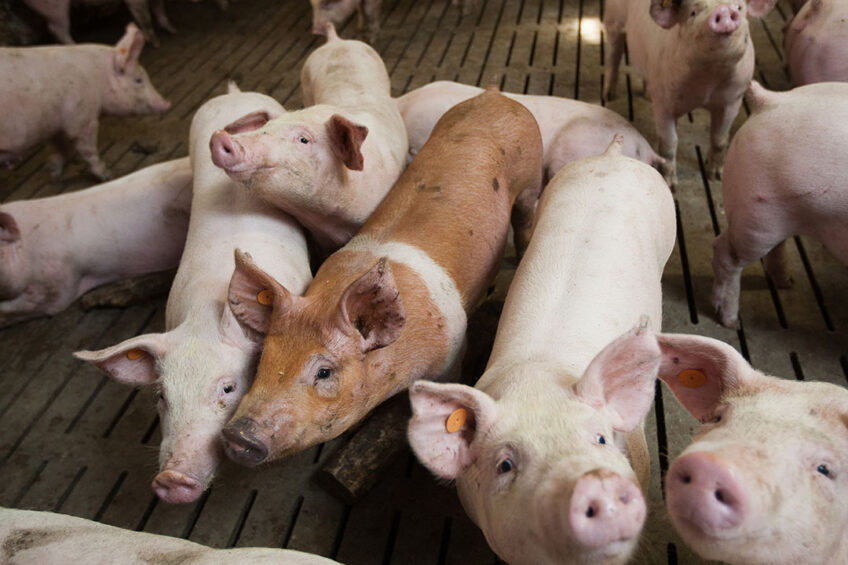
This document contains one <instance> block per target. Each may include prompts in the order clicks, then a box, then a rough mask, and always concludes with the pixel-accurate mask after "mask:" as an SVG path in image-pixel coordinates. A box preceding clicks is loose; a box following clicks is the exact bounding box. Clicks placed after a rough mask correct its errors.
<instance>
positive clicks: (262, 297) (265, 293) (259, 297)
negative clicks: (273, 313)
mask: <svg viewBox="0 0 848 565" xmlns="http://www.w3.org/2000/svg"><path fill="white" fill-rule="evenodd" d="M256 301H257V302H258V303H259V304H261V305H262V306H270V305H271V304H273V303H274V295H273V294H272V293H271V291H270V290H268V289H267V288H265V289H262V290H260V291H259V292H258V293H257V294H256Z"/></svg>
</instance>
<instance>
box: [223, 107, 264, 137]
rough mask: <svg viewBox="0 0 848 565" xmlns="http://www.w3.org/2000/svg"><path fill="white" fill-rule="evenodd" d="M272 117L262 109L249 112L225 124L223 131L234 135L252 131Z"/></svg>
mask: <svg viewBox="0 0 848 565" xmlns="http://www.w3.org/2000/svg"><path fill="white" fill-rule="evenodd" d="M272 119H273V118H272V117H271V114H270V113H268V112H266V111H264V110H261V111H258V112H251V113H250V114H247V115H246V116H242V117H241V118H239V119H237V120H236V121H234V122H233V123H231V124H229V125H228V126H225V127H224V131H225V132H227V133H229V134H230V135H236V134H238V133H244V132H246V131H254V130H257V129H259V128H261V127H262V126H264V125H265V124H267V123H268V122H269V121H271V120H272Z"/></svg>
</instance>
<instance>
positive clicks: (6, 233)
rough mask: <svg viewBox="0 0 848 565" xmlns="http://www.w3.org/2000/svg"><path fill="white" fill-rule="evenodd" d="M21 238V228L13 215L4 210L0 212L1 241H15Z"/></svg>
mask: <svg viewBox="0 0 848 565" xmlns="http://www.w3.org/2000/svg"><path fill="white" fill-rule="evenodd" d="M20 239H21V230H20V228H18V222H16V221H15V218H14V216H12V215H11V214H7V213H6V212H0V241H2V242H3V243H15V242H16V241H20Z"/></svg>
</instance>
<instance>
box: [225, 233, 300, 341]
mask: <svg viewBox="0 0 848 565" xmlns="http://www.w3.org/2000/svg"><path fill="white" fill-rule="evenodd" d="M227 300H228V301H229V303H230V310H232V311H233V314H234V315H235V317H236V319H237V320H238V321H239V323H240V324H242V326H246V327H247V328H250V329H251V330H253V331H256V332H259V333H260V334H265V333H267V332H268V325H269V324H270V323H271V313H272V312H273V311H274V309H275V308H276V309H278V310H279V309H282V310H287V309H288V308H289V307H290V305H291V302H292V297H291V294H289V291H288V290H286V288H285V287H284V286H283V285H281V284H280V283H278V282H277V281H276V280H275V279H274V277H272V276H271V275H269V274H268V273H266V272H265V271H263V270H262V269H260V268H259V267H257V266H256V263H254V262H253V257H251V256H250V253H245V252H243V251H241V250H240V249H236V269H235V271H233V276H232V278H231V279H230V289H229V293H228V297H227Z"/></svg>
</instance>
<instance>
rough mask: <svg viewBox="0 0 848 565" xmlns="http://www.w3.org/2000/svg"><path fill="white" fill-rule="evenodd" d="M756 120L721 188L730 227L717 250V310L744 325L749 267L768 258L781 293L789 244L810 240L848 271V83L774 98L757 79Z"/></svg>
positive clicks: (752, 94)
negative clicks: (742, 299)
mask: <svg viewBox="0 0 848 565" xmlns="http://www.w3.org/2000/svg"><path fill="white" fill-rule="evenodd" d="M748 99H749V103H750V105H751V111H752V114H751V117H749V118H748V120H747V121H746V122H745V123H744V124H742V127H741V128H739V131H738V132H736V137H734V138H733V143H731V145H730V150H729V151H728V154H727V167H726V169H725V171H726V172H725V175H724V181H723V182H722V190H723V192H724V209H725V211H726V212H727V228H726V229H725V230H724V231H723V232H721V234H720V235H719V236H718V237H717V238H716V240H715V243H714V244H713V271H715V281H714V283H713V295H712V301H713V306H714V307H715V309H716V313H717V314H718V317H719V319H720V320H721V323H722V324H724V325H725V326H728V327H735V326H736V325H737V324H738V316H739V289H740V281H741V277H742V269H743V268H744V267H745V266H746V265H747V264H748V263H751V262H753V261H756V260H757V259H759V258H761V257H763V256H765V260H764V261H763V263H764V265H765V268H766V271H767V272H768V273H769V274H770V275H771V277H772V279H773V280H774V281H775V284H777V286H779V287H788V286H790V285H791V283H792V280H791V277H790V276H789V273H788V271H787V269H786V260H785V257H784V249H783V247H784V246H783V241H784V240H785V239H786V238H788V237H791V236H793V235H806V236H811V237H814V238H816V239H818V240H819V241H821V242H822V243H824V245H825V247H827V249H828V250H829V251H830V252H831V253H833V255H834V256H835V257H836V258H837V259H839V260H840V261H841V262H842V263H843V264H845V265H848V225H846V219H848V191H846V189H845V178H846V176H848V162H846V157H848V128H846V127H845V124H846V123H848V84H846V83H841V82H828V83H815V84H810V85H807V86H801V87H798V88H795V89H793V90H790V91H788V92H771V91H768V90H766V89H764V88H763V87H762V86H760V85H759V83H757V82H756V81H754V82H752V83H751V86H750V88H749V93H748Z"/></svg>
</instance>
